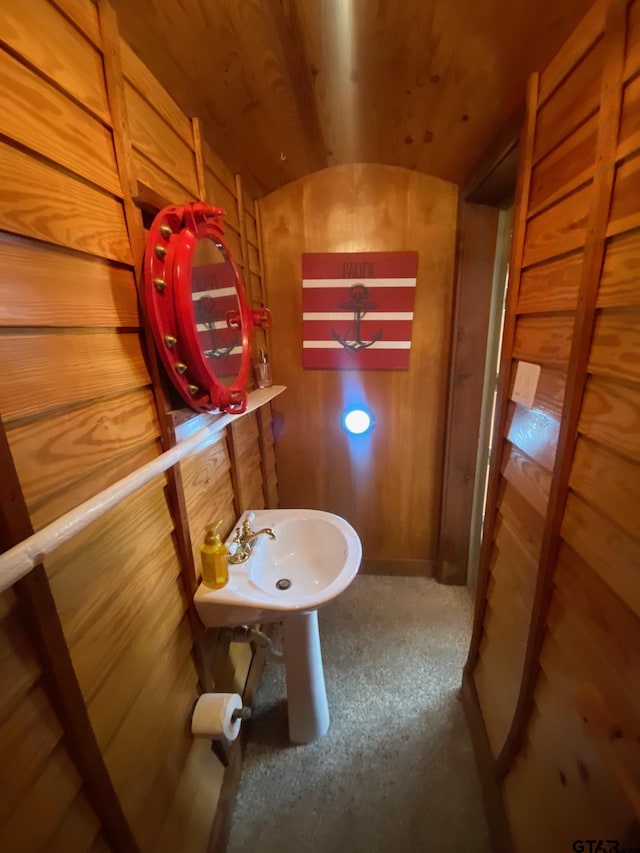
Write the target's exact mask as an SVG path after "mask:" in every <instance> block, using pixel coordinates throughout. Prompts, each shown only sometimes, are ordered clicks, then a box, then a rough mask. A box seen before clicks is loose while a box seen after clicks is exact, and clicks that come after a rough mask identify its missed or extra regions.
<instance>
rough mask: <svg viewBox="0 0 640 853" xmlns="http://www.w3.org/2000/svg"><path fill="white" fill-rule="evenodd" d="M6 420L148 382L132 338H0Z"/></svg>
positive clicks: (0, 389)
mask: <svg viewBox="0 0 640 853" xmlns="http://www.w3.org/2000/svg"><path fill="white" fill-rule="evenodd" d="M0 358H1V359H2V363H3V365H4V370H3V372H2V375H1V376H0V411H1V412H2V413H3V417H4V419H5V420H6V421H10V420H12V419H14V418H18V417H25V416H26V415H34V414H36V413H38V412H43V411H45V410H47V409H53V408H55V407H57V406H69V405H70V404H71V403H78V402H80V401H83V400H90V399H91V398H93V397H101V396H103V395H104V394H108V393H110V392H111V393H115V392H117V391H126V390H128V389H130V388H131V389H132V388H137V387H138V388H139V387H141V386H144V385H148V384H149V376H148V374H147V369H146V366H145V363H144V358H143V356H142V352H141V350H140V339H139V337H138V335H137V334H133V333H123V334H117V333H115V332H104V333H97V334H94V333H90V332H88V333H86V334H83V333H78V334H55V335H53V334H49V335H34V334H12V335H7V334H5V335H2V336H0Z"/></svg>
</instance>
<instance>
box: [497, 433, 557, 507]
mask: <svg viewBox="0 0 640 853" xmlns="http://www.w3.org/2000/svg"><path fill="white" fill-rule="evenodd" d="M501 470H502V476H503V477H504V479H505V486H503V488H502V489H501V493H502V492H505V493H507V494H508V493H509V491H510V489H511V488H515V489H517V491H518V492H519V493H520V494H521V495H522V496H523V497H524V498H526V500H527V502H528V503H529V504H530V505H531V506H532V507H533V508H534V509H536V510H537V511H538V513H540V515H541V516H544V515H545V514H546V511H547V504H548V503H549V490H550V488H551V475H550V474H549V472H548V471H546V470H545V469H544V468H541V467H540V465H538V464H536V463H535V462H534V461H533V460H532V459H530V458H529V457H528V456H526V455H525V454H524V453H521V452H520V451H519V450H518V448H517V447H514V445H512V444H510V443H509V442H505V447H504V456H503V461H502V468H501ZM503 497H504V495H503V496H502V497H501V498H500V505H502V498H503Z"/></svg>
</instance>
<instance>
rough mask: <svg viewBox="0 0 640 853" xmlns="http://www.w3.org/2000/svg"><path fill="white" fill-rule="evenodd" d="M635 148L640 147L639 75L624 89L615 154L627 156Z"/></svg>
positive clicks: (620, 156)
mask: <svg viewBox="0 0 640 853" xmlns="http://www.w3.org/2000/svg"><path fill="white" fill-rule="evenodd" d="M637 148H640V77H635V78H634V79H633V80H631V81H630V82H629V83H628V84H627V85H626V86H625V89H624V96H623V101H622V118H621V120H620V136H619V139H618V151H617V155H616V156H617V157H618V158H619V159H621V158H623V157H628V156H629V155H630V154H633V153H634V151H636V149H637Z"/></svg>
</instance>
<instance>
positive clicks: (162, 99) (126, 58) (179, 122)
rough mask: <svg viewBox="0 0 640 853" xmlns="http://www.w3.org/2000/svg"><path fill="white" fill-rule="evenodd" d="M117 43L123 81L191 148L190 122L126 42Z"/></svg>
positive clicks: (122, 40)
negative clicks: (129, 84) (126, 81)
mask: <svg viewBox="0 0 640 853" xmlns="http://www.w3.org/2000/svg"><path fill="white" fill-rule="evenodd" d="M119 42H120V56H121V58H122V71H123V74H124V77H125V79H126V80H128V82H129V83H131V85H132V86H133V87H134V89H136V91H137V92H138V94H139V95H141V96H142V97H143V98H144V100H145V101H146V102H147V103H148V104H150V105H151V107H152V108H153V109H154V110H155V111H156V112H157V114H158V115H159V116H160V118H162V119H163V120H164V121H165V122H166V124H167V125H168V126H169V127H170V128H172V129H173V130H174V131H175V132H176V133H177V134H178V136H179V137H180V138H181V139H182V141H183V142H184V143H185V144H186V145H187V146H190V147H193V134H192V129H191V122H190V121H189V119H188V118H187V116H186V115H185V114H184V113H183V112H182V110H181V109H180V107H179V106H178V105H177V104H176V102H175V101H174V100H173V99H172V98H171V96H170V95H169V93H168V92H167V91H166V89H164V88H163V87H162V86H161V85H160V83H159V82H158V81H157V80H156V78H155V77H154V76H153V74H152V73H151V71H149V69H148V68H147V66H146V65H145V64H144V63H143V62H142V60H141V59H140V58H139V57H138V56H137V55H136V54H135V53H134V52H133V50H132V49H131V48H130V47H129V45H128V44H127V43H126V41H125V40H124V39H122V38H121V39H120V40H119Z"/></svg>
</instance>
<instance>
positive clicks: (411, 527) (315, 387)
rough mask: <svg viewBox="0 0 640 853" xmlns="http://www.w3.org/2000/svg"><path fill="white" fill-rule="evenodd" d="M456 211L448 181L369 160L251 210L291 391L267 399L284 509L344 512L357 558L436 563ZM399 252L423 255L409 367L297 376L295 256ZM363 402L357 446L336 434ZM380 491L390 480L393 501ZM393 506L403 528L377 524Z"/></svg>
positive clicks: (277, 353)
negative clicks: (368, 419) (370, 414)
mask: <svg viewBox="0 0 640 853" xmlns="http://www.w3.org/2000/svg"><path fill="white" fill-rule="evenodd" d="M456 204H457V191H456V188H455V187H453V186H452V185H450V184H444V183H441V182H439V181H436V180H434V179H431V178H427V177H426V176H423V175H419V174H416V173H412V172H409V171H408V170H403V169H397V168H393V167H385V166H376V165H354V166H341V167H336V168H333V169H328V170H325V171H323V172H320V173H317V174H314V175H311V176H309V177H308V178H305V179H304V180H303V181H298V182H296V183H295V184H291V185H290V186H288V187H284V188H283V189H282V190H279V191H278V192H277V193H273V194H272V195H271V196H269V197H267V198H266V199H262V200H261V202H260V207H261V217H260V218H261V222H262V230H263V235H262V236H263V252H264V264H265V283H266V290H267V293H266V304H267V305H268V306H269V307H270V308H271V310H272V312H273V320H274V330H276V329H277V330H278V331H277V333H274V334H273V335H272V338H271V348H272V354H271V361H272V367H273V375H274V377H275V378H276V379H277V381H279V382H282V383H283V384H285V385H287V386H288V389H289V390H288V393H286V394H283V395H281V396H280V397H278V398H277V400H276V401H275V402H274V404H273V413H274V432H275V434H276V454H277V463H278V490H279V493H280V502H281V504H282V505H283V506H315V507H318V508H321V509H326V510H329V511H331V512H335V513H337V514H338V515H342V516H344V517H346V518H347V519H348V520H349V521H350V522H351V523H352V524H354V526H355V527H356V529H357V530H358V533H359V535H360V537H361V539H362V542H363V548H364V554H365V557H377V558H385V559H433V558H434V557H435V549H436V547H437V530H438V524H439V519H438V514H439V513H438V505H439V501H440V489H441V474H440V469H441V460H442V442H443V421H442V418H443V413H444V411H445V403H444V401H445V393H446V378H447V363H448V362H447V349H448V335H447V334H445V330H447V329H449V324H450V317H451V297H452V284H453V258H454V248H455V245H454V243H455V230H456V216H457V207H456ZM425 246H429V251H428V252H426V251H423V248H424V247H425ZM403 250H406V251H411V250H418V251H419V253H420V254H419V260H418V280H417V289H416V297H415V309H414V310H415V313H414V322H413V333H412V349H411V360H410V366H409V370H406V371H364V372H361V373H360V374H355V372H354V373H351V372H346V371H345V372H342V373H340V372H336V371H331V370H303V369H302V366H301V358H300V340H301V338H302V311H301V298H302V292H301V288H300V279H301V268H300V256H301V254H302V253H303V252H305V251H308V252H331V251H346V252H355V251H403ZM358 399H366V401H367V403H368V405H369V406H370V408H371V409H372V410H373V411H374V412H375V415H376V428H375V430H374V431H373V433H372V434H371V439H370V442H369V443H368V444H366V445H365V444H362V443H361V444H359V445H358V448H359V449H357V448H356V447H355V446H353V445H350V443H349V440H348V439H347V437H346V435H345V433H344V432H343V431H342V429H341V427H340V412H341V411H342V410H343V408H344V406H345V404H346V403H347V402H351V400H353V401H354V402H355V401H356V400H358ZM407 435H411V436H419V437H420V438H419V440H416V441H411V442H409V443H407ZM398 447H403V448H404V449H405V452H404V454H403V458H402V459H401V458H400V457H399V456H398V454H397V448H398ZM355 483H357V484H358V486H357V488H354V484H355ZM381 483H393V484H394V486H393V499H392V505H390V504H389V493H388V491H387V490H386V489H384V488H381V487H380V484H381ZM390 511H392V512H393V514H394V517H396V518H400V519H402V523H401V524H400V525H399V526H398V525H384V524H380V519H381V518H385V517H387V516H388V514H389V512H390ZM425 512H426V515H425Z"/></svg>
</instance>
